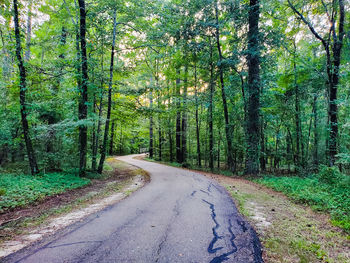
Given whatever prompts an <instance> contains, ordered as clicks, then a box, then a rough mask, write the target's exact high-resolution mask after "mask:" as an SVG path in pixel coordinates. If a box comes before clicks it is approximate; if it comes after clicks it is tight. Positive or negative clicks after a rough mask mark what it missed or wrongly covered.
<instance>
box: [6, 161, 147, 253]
mask: <svg viewBox="0 0 350 263" xmlns="http://www.w3.org/2000/svg"><path fill="white" fill-rule="evenodd" d="M107 164H108V166H109V168H110V169H109V171H106V172H105V175H106V176H105V178H104V179H99V180H97V179H92V180H91V184H90V185H88V186H86V187H83V188H79V189H74V190H70V191H67V192H64V193H62V194H59V195H55V196H50V197H47V198H45V199H43V200H41V201H38V202H36V203H34V204H31V205H30V206H27V207H24V208H16V209H15V210H12V211H9V212H7V213H4V214H1V215H0V258H1V257H4V256H6V255H9V254H11V253H13V252H15V251H18V250H19V249H21V248H23V247H25V246H28V245H29V244H31V243H33V242H35V241H38V240H40V239H42V238H43V237H44V236H46V235H50V234H53V233H55V232H56V231H57V230H59V229H62V228H64V227H66V226H68V225H70V224H72V223H74V222H76V221H79V220H82V219H83V218H85V217H86V216H88V215H90V214H92V213H95V212H97V211H99V210H102V209H103V208H105V207H106V206H108V205H111V204H114V203H116V202H118V201H120V200H122V199H124V198H125V197H127V196H128V195H130V194H131V193H132V192H134V191H136V190H137V189H139V188H140V187H142V186H144V185H145V184H146V183H147V182H149V180H150V177H149V175H148V174H147V173H146V172H145V171H143V170H142V169H139V168H138V167H135V166H132V165H129V164H127V163H124V162H122V161H119V160H116V159H115V158H109V159H108V160H107Z"/></svg>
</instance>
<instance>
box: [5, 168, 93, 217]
mask: <svg viewBox="0 0 350 263" xmlns="http://www.w3.org/2000/svg"><path fill="white" fill-rule="evenodd" d="M89 183H90V180H89V179H86V178H80V177H78V176H76V175H75V174H70V173H50V174H43V175H40V176H31V175H15V174H0V190H4V191H2V192H1V193H3V194H2V195H1V194H0V212H4V211H6V210H8V209H12V208H15V207H20V206H25V205H28V204H30V203H33V202H35V201H38V200H41V199H43V198H45V197H46V196H52V195H55V194H59V193H63V192H65V191H67V190H70V189H75V188H79V187H82V186H85V185H87V184H89ZM5 189H6V190H5Z"/></svg>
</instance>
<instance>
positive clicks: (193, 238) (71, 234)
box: [4, 155, 263, 263]
mask: <svg viewBox="0 0 350 263" xmlns="http://www.w3.org/2000/svg"><path fill="white" fill-rule="evenodd" d="M133 157H134V155H133V156H124V157H119V158H118V159H120V160H122V161H125V162H128V163H130V164H133V165H136V166H138V167H140V168H142V169H144V170H146V171H148V172H149V173H150V175H151V182H150V183H149V184H148V185H146V186H145V187H143V188H142V189H140V190H138V191H137V192H135V193H133V194H132V195H131V196H129V197H128V198H126V199H125V200H123V201H121V202H119V203H117V204H115V205H112V206H110V207H108V208H106V209H104V210H102V211H100V212H98V213H95V214H93V215H91V216H89V217H88V218H86V219H85V220H84V221H83V222H78V223H76V224H73V225H71V226H69V227H67V228H66V229H64V230H62V231H59V232H58V233H56V234H55V235H53V236H50V237H48V238H46V239H44V240H43V241H41V242H38V243H37V244H34V245H32V246H30V247H28V248H26V249H23V250H21V251H19V252H17V253H15V254H12V255H10V256H8V257H7V258H5V259H4V261H5V262H33V263H41V262H43V263H55V262H84V263H85V262H98V263H103V262H106V263H107V262H108V263H112V262H128V263H131V262H146V263H152V262H162V263H163V262H169V263H175V262H184V263H187V262H196V263H206V262H211V263H218V262H242V263H250V262H254V263H258V262H263V261H262V258H261V254H262V252H261V245H260V242H259V239H258V237H257V235H256V233H255V231H254V230H253V229H252V227H251V226H250V225H249V224H248V223H247V222H246V221H245V220H244V219H243V218H242V217H241V215H240V214H239V213H238V212H237V209H236V207H235V205H234V203H233V201H232V199H231V197H230V196H229V194H228V193H227V192H226V191H225V189H224V188H223V187H221V186H220V185H218V184H217V183H216V182H214V181H212V180H210V179H208V178H206V177H205V176H203V175H201V174H198V173H193V172H191V171H186V170H183V169H178V168H173V167H169V166H165V165H161V164H157V163H152V162H147V161H141V160H136V159H133Z"/></svg>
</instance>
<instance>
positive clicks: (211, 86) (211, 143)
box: [208, 40, 215, 170]
mask: <svg viewBox="0 0 350 263" xmlns="http://www.w3.org/2000/svg"><path fill="white" fill-rule="evenodd" d="M209 41H210V42H211V40H209ZM214 85H215V83H214V65H213V47H212V44H211V43H210V82H209V112H208V114H209V120H208V124H209V168H210V170H213V169H214V131H213V97H214Z"/></svg>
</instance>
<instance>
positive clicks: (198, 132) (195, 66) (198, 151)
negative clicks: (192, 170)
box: [194, 61, 202, 167]
mask: <svg viewBox="0 0 350 263" xmlns="http://www.w3.org/2000/svg"><path fill="white" fill-rule="evenodd" d="M194 97H195V103H196V114H195V115H196V139H197V165H198V166H199V167H201V166H202V156H201V143H200V130H199V116H198V115H199V114H198V91H197V63H196V61H195V63H194Z"/></svg>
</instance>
